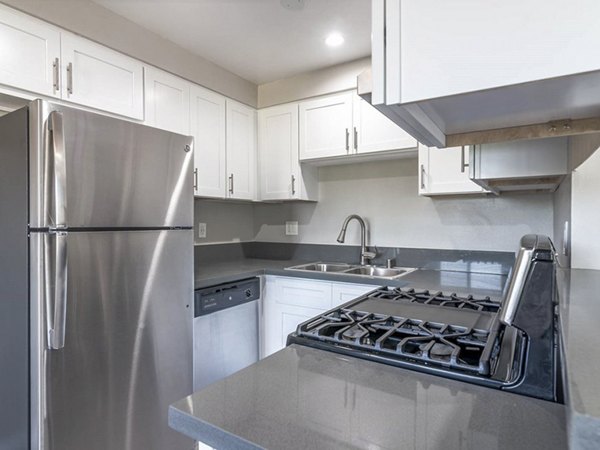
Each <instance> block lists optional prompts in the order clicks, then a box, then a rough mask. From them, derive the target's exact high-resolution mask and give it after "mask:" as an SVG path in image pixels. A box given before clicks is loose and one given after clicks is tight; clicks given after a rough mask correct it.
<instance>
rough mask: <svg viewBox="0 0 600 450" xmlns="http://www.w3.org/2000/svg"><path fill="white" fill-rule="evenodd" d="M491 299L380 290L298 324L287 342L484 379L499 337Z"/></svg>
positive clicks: (491, 362) (495, 306)
mask: <svg viewBox="0 0 600 450" xmlns="http://www.w3.org/2000/svg"><path fill="white" fill-rule="evenodd" d="M498 308H499V303H497V302H494V301H492V300H490V299H489V298H479V299H475V298H473V297H472V296H469V297H459V296H457V295H456V294H452V295H450V296H446V295H443V294H441V293H439V292H437V293H430V292H429V291H415V290H413V289H411V290H401V289H388V288H379V289H376V290H374V291H372V292H370V293H369V294H366V295H364V296H362V297H359V298H358V299H356V300H354V301H352V302H350V303H346V304H345V305H343V306H341V307H339V308H336V309H334V310H331V311H328V312H327V313H325V314H322V315H320V316H318V317H315V318H314V319H312V320H309V321H307V322H304V323H302V324H300V326H299V327H298V329H297V331H296V334H295V335H294V336H293V337H292V338H291V339H292V341H298V338H305V339H313V340H315V341H320V342H322V343H328V344H332V345H333V346H338V347H340V348H346V349H349V350H356V351H358V352H365V353H371V355H372V356H377V357H379V358H385V359H386V360H387V361H388V362H389V363H396V364H398V365H403V364H402V363H403V362H404V363H405V365H406V364H410V365H412V364H419V365H423V366H424V367H436V366H438V367H445V368H452V369H455V370H457V371H461V372H465V373H472V374H480V375H488V374H489V373H490V365H493V364H494V362H495V361H496V359H497V356H498V353H499V345H500V341H501V338H502V334H501V333H499V329H500V327H499V323H498V320H497V319H496V314H495V311H497V310H498Z"/></svg>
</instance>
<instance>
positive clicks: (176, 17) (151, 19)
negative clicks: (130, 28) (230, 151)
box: [93, 0, 371, 84]
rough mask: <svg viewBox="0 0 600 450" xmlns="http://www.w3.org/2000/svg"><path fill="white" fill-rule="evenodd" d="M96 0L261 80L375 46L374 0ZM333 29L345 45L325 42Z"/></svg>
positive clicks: (356, 54) (323, 64)
mask: <svg viewBox="0 0 600 450" xmlns="http://www.w3.org/2000/svg"><path fill="white" fill-rule="evenodd" d="M93 1H94V2H95V3H98V4H100V5H102V6H104V7H105V8H108V9H110V10H112V11H113V12H115V13H117V14H119V15H121V16H123V17H125V18H127V19H129V20H131V21H133V22H135V23H137V24H139V25H141V26H143V27H145V28H147V29H149V30H151V31H153V32H155V33H157V34H159V35H160V36H162V37H164V38H166V39H168V40H170V41H172V42H174V43H175V44H177V45H179V46H180V47H183V48H185V49H187V50H189V51H191V52H192V53H194V54H197V55H199V56H202V57H203V58H206V59H208V60H210V61H212V62H214V63H215V64H217V65H219V66H221V67H223V68H225V69H227V70H229V71H231V72H233V73H235V74H237V75H239V76H241V77H243V78H245V79H247V80H249V81H252V82H253V83H256V84H263V83H266V82H269V81H274V80H278V79H281V78H287V77H289V76H292V75H296V74H298V73H302V72H306V71H309V70H314V69H319V68H322V67H327V66H331V65H334V64H339V63H342V62H346V61H351V60H354V59H357V58H361V57H364V56H368V55H370V53H371V2H370V1H369V0H304V7H303V8H302V9H301V10H290V9H286V8H284V7H283V6H282V4H281V2H280V0H93ZM284 1H286V0H284ZM288 1H289V0H288ZM296 1H298V0H296ZM332 31H338V32H340V33H342V35H343V36H344V38H345V43H344V44H343V45H341V46H340V47H335V48H331V47H327V46H326V45H325V43H324V41H325V38H326V36H327V35H328V34H329V33H330V32H332Z"/></svg>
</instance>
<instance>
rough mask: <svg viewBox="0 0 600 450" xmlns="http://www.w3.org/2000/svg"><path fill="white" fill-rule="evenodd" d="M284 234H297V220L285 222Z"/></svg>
mask: <svg viewBox="0 0 600 450" xmlns="http://www.w3.org/2000/svg"><path fill="white" fill-rule="evenodd" d="M285 234H286V236H298V221H297V220H293V221H290V222H286V223H285Z"/></svg>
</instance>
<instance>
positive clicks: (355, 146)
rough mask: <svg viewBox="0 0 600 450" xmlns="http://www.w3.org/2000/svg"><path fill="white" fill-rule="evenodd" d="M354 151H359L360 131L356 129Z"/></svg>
mask: <svg viewBox="0 0 600 450" xmlns="http://www.w3.org/2000/svg"><path fill="white" fill-rule="evenodd" d="M354 150H355V151H358V130H357V129H356V127H354Z"/></svg>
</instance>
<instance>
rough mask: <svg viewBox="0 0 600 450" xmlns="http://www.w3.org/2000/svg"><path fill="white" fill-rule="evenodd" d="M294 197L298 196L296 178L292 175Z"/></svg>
mask: <svg viewBox="0 0 600 450" xmlns="http://www.w3.org/2000/svg"><path fill="white" fill-rule="evenodd" d="M292 195H296V177H295V176H294V175H292Z"/></svg>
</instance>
